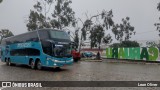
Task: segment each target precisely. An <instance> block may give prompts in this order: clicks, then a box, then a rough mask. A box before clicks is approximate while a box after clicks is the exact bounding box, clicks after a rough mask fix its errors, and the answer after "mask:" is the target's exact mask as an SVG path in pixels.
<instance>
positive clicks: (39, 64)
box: [37, 61, 42, 69]
mask: <svg viewBox="0 0 160 90" xmlns="http://www.w3.org/2000/svg"><path fill="white" fill-rule="evenodd" d="M41 67H42V66H41V62H40V61H39V62H38V64H37V68H38V69H41Z"/></svg>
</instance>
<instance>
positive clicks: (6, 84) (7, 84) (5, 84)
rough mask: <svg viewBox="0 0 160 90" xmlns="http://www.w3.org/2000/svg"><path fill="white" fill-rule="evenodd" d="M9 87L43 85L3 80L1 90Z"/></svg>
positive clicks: (40, 85)
mask: <svg viewBox="0 0 160 90" xmlns="http://www.w3.org/2000/svg"><path fill="white" fill-rule="evenodd" d="M7 87H42V84H41V83H33V82H32V83H31V82H2V87H1V88H0V90H2V89H3V88H7Z"/></svg>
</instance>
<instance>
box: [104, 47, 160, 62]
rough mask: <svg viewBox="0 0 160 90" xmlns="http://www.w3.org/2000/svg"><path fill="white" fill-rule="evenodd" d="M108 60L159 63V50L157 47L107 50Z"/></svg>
mask: <svg viewBox="0 0 160 90" xmlns="http://www.w3.org/2000/svg"><path fill="white" fill-rule="evenodd" d="M106 56H107V58H115V59H130V60H146V61H157V60H158V57H159V49H158V48H156V47H150V48H146V47H143V48H141V47H134V48H107V49H106Z"/></svg>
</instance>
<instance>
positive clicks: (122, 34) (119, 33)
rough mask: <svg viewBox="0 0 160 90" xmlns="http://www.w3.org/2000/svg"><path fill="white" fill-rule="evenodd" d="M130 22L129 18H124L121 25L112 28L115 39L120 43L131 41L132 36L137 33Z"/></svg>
mask: <svg viewBox="0 0 160 90" xmlns="http://www.w3.org/2000/svg"><path fill="white" fill-rule="evenodd" d="M129 20H130V18H129V17H126V18H125V19H124V18H123V19H122V23H121V24H116V25H114V26H113V28H112V32H113V33H114V35H115V38H116V39H117V40H118V41H120V42H122V41H129V39H130V38H131V36H132V35H133V34H134V35H135V33H136V32H135V31H134V27H133V26H131V25H130V22H129Z"/></svg>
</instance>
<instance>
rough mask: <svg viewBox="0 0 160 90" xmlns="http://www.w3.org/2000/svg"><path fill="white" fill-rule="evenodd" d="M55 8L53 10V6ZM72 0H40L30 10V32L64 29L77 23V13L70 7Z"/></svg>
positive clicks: (28, 26) (28, 24) (28, 23)
mask: <svg viewBox="0 0 160 90" xmlns="http://www.w3.org/2000/svg"><path fill="white" fill-rule="evenodd" d="M54 3H55V7H54V8H53V4H54ZM71 3H72V1H71V0H38V1H37V3H36V4H35V5H34V6H33V7H34V9H33V10H30V15H29V20H28V21H27V25H26V26H27V28H28V31H33V30H36V29H41V28H57V29H61V30H62V29H64V28H66V27H68V26H70V25H72V26H74V25H75V23H76V20H75V17H74V15H75V13H74V11H73V10H72V8H71V7H70V4H71Z"/></svg>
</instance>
